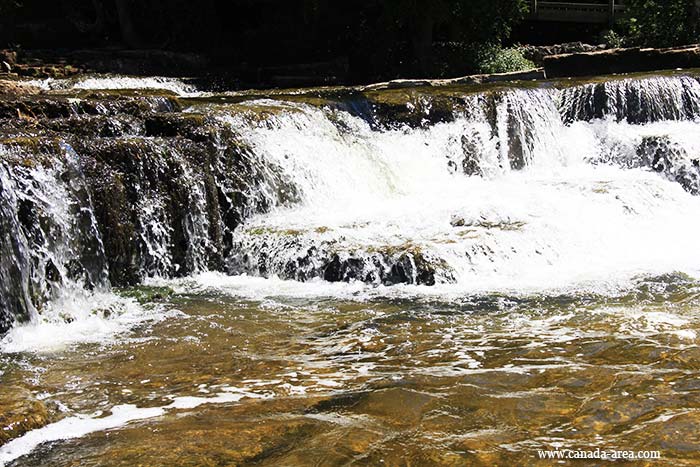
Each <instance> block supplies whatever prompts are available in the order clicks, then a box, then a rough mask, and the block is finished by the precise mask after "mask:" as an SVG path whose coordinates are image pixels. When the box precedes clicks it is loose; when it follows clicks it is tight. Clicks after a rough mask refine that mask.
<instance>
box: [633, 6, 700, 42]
mask: <svg viewBox="0 0 700 467" xmlns="http://www.w3.org/2000/svg"><path fill="white" fill-rule="evenodd" d="M697 3H698V2H696V1H695V0H627V2H626V5H627V11H628V12H629V14H628V18H627V19H626V20H624V21H623V23H622V26H623V28H625V29H626V30H627V32H626V35H627V36H628V40H629V41H630V42H631V43H632V44H636V45H642V46H651V47H668V46H674V45H684V44H690V43H693V42H697V41H698V32H699V31H700V27H699V25H698V11H697V7H698V6H697Z"/></svg>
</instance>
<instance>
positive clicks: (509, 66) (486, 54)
mask: <svg viewBox="0 0 700 467" xmlns="http://www.w3.org/2000/svg"><path fill="white" fill-rule="evenodd" d="M478 67H479V71H480V72H481V73H509V72H513V71H524V70H531V69H533V68H536V67H535V64H534V63H533V62H531V61H530V60H528V59H526V58H525V57H524V56H523V53H522V51H521V50H520V49H517V48H508V49H502V48H500V47H498V46H493V45H489V46H485V47H483V49H482V50H481V51H480V56H479V65H478Z"/></svg>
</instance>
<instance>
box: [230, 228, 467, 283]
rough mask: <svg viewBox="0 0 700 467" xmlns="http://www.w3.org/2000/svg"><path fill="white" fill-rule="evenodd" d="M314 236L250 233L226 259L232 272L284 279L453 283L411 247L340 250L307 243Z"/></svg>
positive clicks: (441, 266)
mask: <svg viewBox="0 0 700 467" xmlns="http://www.w3.org/2000/svg"><path fill="white" fill-rule="evenodd" d="M317 233H318V232H316V231H312V232H302V231H274V230H268V229H251V230H249V231H246V232H243V233H239V234H237V237H236V243H235V248H234V252H235V254H233V255H231V256H230V257H229V258H228V265H227V271H228V272H229V273H230V274H242V273H247V274H257V275H261V276H264V277H269V276H272V275H277V276H279V277H281V278H283V279H291V280H298V281H308V280H311V279H314V278H322V279H323V280H325V281H328V282H351V281H359V282H365V283H369V284H383V285H396V284H416V285H435V284H436V283H437V282H452V281H453V280H454V277H453V272H452V270H451V268H450V267H449V266H448V265H447V264H446V263H445V261H443V260H442V259H440V258H436V257H433V256H430V255H427V254H425V253H423V252H422V251H420V249H419V248H416V247H415V246H412V245H406V246H383V247H368V248H367V249H366V250H355V251H339V250H337V246H336V242H335V241H334V240H319V239H317V240H308V238H307V235H311V236H314V235H316V234H317Z"/></svg>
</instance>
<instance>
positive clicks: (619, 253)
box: [0, 74, 700, 331]
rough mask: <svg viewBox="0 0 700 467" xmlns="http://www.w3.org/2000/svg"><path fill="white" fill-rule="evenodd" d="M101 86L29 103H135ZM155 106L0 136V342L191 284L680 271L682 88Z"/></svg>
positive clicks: (656, 83) (513, 283)
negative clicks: (5, 335) (101, 294)
mask: <svg viewBox="0 0 700 467" xmlns="http://www.w3.org/2000/svg"><path fill="white" fill-rule="evenodd" d="M119 79H120V78H107V79H105V78H102V79H101V80H81V81H79V82H77V83H53V82H52V83H44V85H45V87H47V88H55V89H61V90H62V91H61V92H63V93H66V92H70V91H71V90H75V89H81V90H86V89H87V90H94V89H100V88H102V89H120V90H123V89H127V88H129V87H138V86H139V82H138V81H137V80H135V79H133V78H129V79H128V80H127V81H123V79H122V81H119ZM159 85H160V86H161V89H163V88H167V90H168V91H170V92H173V91H174V92H180V93H181V95H182V96H181V97H185V98H184V99H181V100H177V99H176V98H174V97H172V98H171V97H162V98H156V97H148V96H145V97H144V96H138V95H137V96H136V97H133V96H132V97H128V96H127V97H120V98H119V99H115V98H110V99H112V100H110V101H109V102H104V101H100V99H102V97H100V96H99V95H96V96H97V97H87V98H84V97H80V98H73V99H65V98H63V97H62V98H58V97H57V98H55V99H56V100H57V102H50V101H51V99H52V98H51V97H49V98H44V100H37V101H32V102H30V103H25V104H23V105H25V106H29V107H30V109H31V105H33V106H34V107H33V109H34V110H33V111H32V115H34V116H35V117H36V118H37V122H38V123H37V125H39V127H40V128H41V131H38V132H37V133H36V134H33V135H30V136H29V137H28V136H26V135H25V134H23V133H22V132H21V131H17V130H15V128H18V127H19V126H18V125H19V124H17V125H15V126H13V125H14V124H13V123H12V122H13V120H12V119H11V118H10V116H7V115H6V116H4V118H5V120H4V121H6V122H9V123H7V125H6V126H7V128H6V130H4V131H5V133H3V135H5V134H7V137H5V136H2V137H1V138H0V226H2V238H1V239H0V251H1V253H2V257H1V258H0V331H4V330H6V329H8V328H9V327H10V326H11V325H12V323H13V322H14V321H16V320H18V321H26V320H32V319H36V317H37V316H39V315H41V313H42V308H43V307H44V306H45V305H46V304H47V303H50V302H52V301H55V300H58V299H59V298H60V297H61V296H62V295H65V294H71V293H79V291H91V290H106V289H108V287H109V286H110V285H112V286H114V285H119V286H121V285H134V284H138V283H141V282H143V281H144V280H147V279H148V278H152V277H176V276H187V275H191V274H196V273H199V272H203V271H208V270H219V271H224V272H226V273H228V274H231V275H239V274H248V275H255V276H262V277H267V278H271V277H276V278H281V279H289V280H296V281H310V280H324V281H330V282H335V281H359V282H364V283H367V284H369V285H370V286H379V285H385V286H391V285H396V284H406V285H423V286H433V285H438V286H445V287H452V288H454V289H455V290H463V291H465V293H468V292H469V291H474V290H481V289H489V290H495V289H500V290H502V289H509V290H519V289H522V288H527V287H541V288H542V287H544V288H546V287H553V286H566V285H570V284H577V283H582V282H605V281H610V280H615V279H616V278H619V277H628V276H632V275H638V274H647V273H648V274H651V273H664V272H668V271H677V270H682V271H685V272H689V273H692V272H693V271H695V270H697V268H698V265H700V251H698V250H697V248H695V247H694V245H695V239H694V237H695V232H696V231H697V227H698V223H700V221H699V220H697V219H698V216H697V213H698V208H699V207H700V199H698V198H697V197H695V196H694V195H697V194H698V193H700V167H699V163H698V157H699V155H700V131H698V130H700V122H698V121H697V120H696V119H697V117H698V116H699V113H700V82H698V80H697V78H695V77H694V76H689V75H682V74H679V75H676V76H664V77H643V78H627V79H616V80H608V81H604V82H599V83H588V84H571V83H564V84H556V85H551V84H550V85H544V86H539V87H530V86H528V87H521V88H516V87H513V88H504V87H498V88H494V89H486V90H479V91H478V92H475V91H474V90H472V89H469V88H465V89H461V90H460V89H457V90H455V89H450V90H449V92H447V91H446V92H441V91H439V90H438V91H434V90H430V89H427V90H425V89H424V90H416V91H415V92H407V93H406V94H405V98H404V97H401V95H399V94H387V95H376V93H375V94H371V93H366V94H362V93H360V94H359V95H358V92H351V93H342V94H339V95H336V96H330V97H328V96H327V97H324V98H323V99H316V100H314V99H306V100H305V99H304V98H299V97H298V96H296V97H294V98H289V97H287V98H285V96H284V95H278V96H274V95H270V96H266V97H264V98H244V97H241V96H237V95H233V96H231V95H229V96H225V97H224V98H222V99H221V100H222V102H221V103H217V102H216V99H213V97H215V96H204V98H202V96H203V94H202V93H200V92H197V91H196V90H194V89H192V88H191V87H189V86H181V85H179V84H178V83H177V82H174V81H172V80H171V81H163V82H160V81H158V80H152V79H151V80H149V81H148V82H147V83H142V87H144V88H151V89H153V88H158V87H159ZM387 93H391V91H387ZM83 95H84V94H83ZM81 96H82V95H81ZM193 96H198V98H197V99H193ZM187 97H189V98H190V99H191V100H189V101H188V99H187ZM207 97H209V99H207ZM61 99H64V100H61ZM91 99H95V101H93V100H91ZM198 99H199V100H198ZM402 99H403V100H402ZM30 104H31V105H30ZM57 108H58V110H56V109H57Z"/></svg>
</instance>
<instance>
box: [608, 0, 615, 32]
mask: <svg viewBox="0 0 700 467" xmlns="http://www.w3.org/2000/svg"><path fill="white" fill-rule="evenodd" d="M608 22H609V24H610V27H613V25H614V24H615V0H608Z"/></svg>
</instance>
